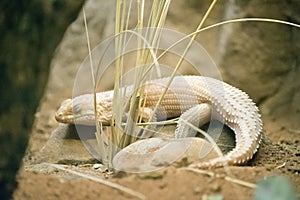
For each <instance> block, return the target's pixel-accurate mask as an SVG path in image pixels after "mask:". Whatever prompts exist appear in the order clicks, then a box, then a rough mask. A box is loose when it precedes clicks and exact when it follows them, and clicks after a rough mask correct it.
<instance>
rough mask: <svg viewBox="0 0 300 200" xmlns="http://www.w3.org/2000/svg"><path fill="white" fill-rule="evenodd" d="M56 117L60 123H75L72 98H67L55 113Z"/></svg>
mask: <svg viewBox="0 0 300 200" xmlns="http://www.w3.org/2000/svg"><path fill="white" fill-rule="evenodd" d="M55 119H56V121H57V122H60V123H74V115H73V109H72V100H71V99H66V100H65V101H63V102H62V103H61V106H60V107H59V109H58V110H57V112H56V113H55Z"/></svg>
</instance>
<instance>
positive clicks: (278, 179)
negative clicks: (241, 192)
mask: <svg viewBox="0 0 300 200" xmlns="http://www.w3.org/2000/svg"><path fill="white" fill-rule="evenodd" d="M257 186H258V187H257V189H256V192H255V196H254V200H297V195H296V192H295V189H294V187H293V184H292V183H291V182H290V181H289V180H288V179H287V178H285V177H284V176H272V177H267V178H266V179H265V180H262V181H260V182H259V183H258V184H257Z"/></svg>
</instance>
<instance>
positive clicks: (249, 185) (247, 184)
mask: <svg viewBox="0 0 300 200" xmlns="http://www.w3.org/2000/svg"><path fill="white" fill-rule="evenodd" d="M179 170H186V171H192V172H196V173H198V174H205V175H208V176H210V177H216V178H224V180H226V181H229V182H232V183H236V184H238V185H241V186H245V187H248V188H252V189H255V188H256V185H255V184H253V183H250V182H247V181H243V180H240V179H236V178H233V177H230V176H221V175H218V174H216V173H214V172H211V171H206V170H200V169H195V168H191V167H184V168H180V169H179Z"/></svg>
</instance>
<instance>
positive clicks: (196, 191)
mask: <svg viewBox="0 0 300 200" xmlns="http://www.w3.org/2000/svg"><path fill="white" fill-rule="evenodd" d="M193 192H194V194H199V193H200V192H201V188H200V187H199V186H196V187H195V188H194V190H193Z"/></svg>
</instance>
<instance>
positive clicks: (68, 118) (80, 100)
mask: <svg viewBox="0 0 300 200" xmlns="http://www.w3.org/2000/svg"><path fill="white" fill-rule="evenodd" d="M97 99H98V100H99V99H101V97H100V98H99V96H98V95H97ZM97 118H98V120H99V121H100V122H101V123H102V124H103V125H108V124H110V120H111V102H107V101H99V102H97ZM55 119H56V121H58V122H60V123H71V124H82V125H95V124H96V122H95V112H94V97H93V95H91V94H84V95H80V96H78V97H75V98H74V99H67V100H65V101H63V102H62V104H61V106H60V108H59V109H58V110H57V112H56V114H55Z"/></svg>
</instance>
